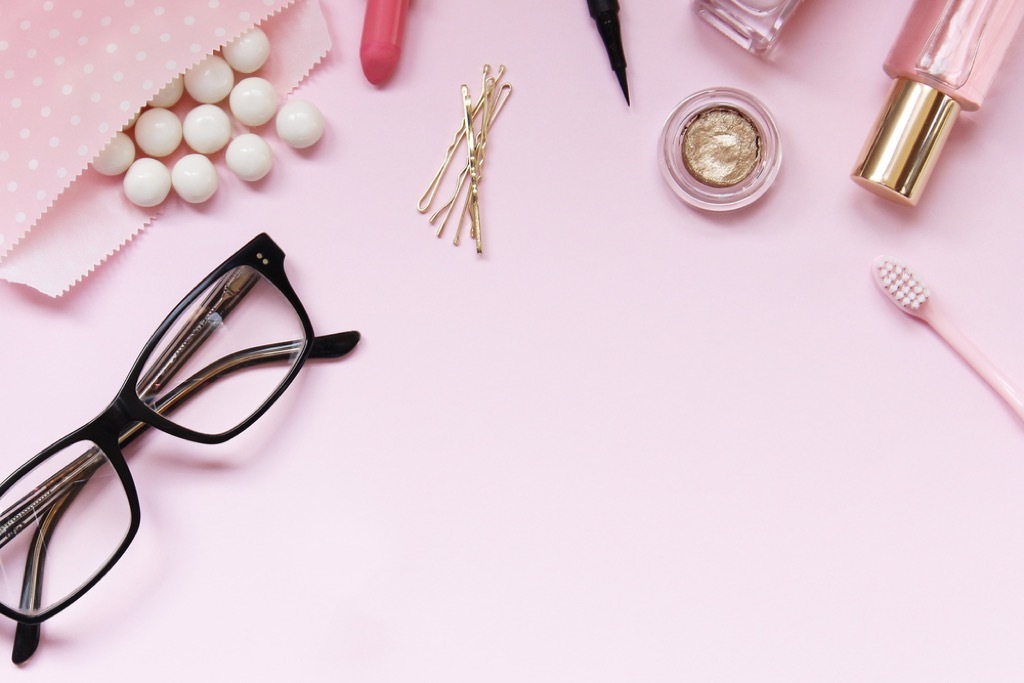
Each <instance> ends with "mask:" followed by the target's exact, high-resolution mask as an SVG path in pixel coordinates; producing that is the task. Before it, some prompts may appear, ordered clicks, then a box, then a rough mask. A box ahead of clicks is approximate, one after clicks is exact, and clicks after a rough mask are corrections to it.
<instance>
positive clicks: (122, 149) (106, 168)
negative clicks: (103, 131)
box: [92, 131, 135, 175]
mask: <svg viewBox="0 0 1024 683" xmlns="http://www.w3.org/2000/svg"><path fill="white" fill-rule="evenodd" d="M133 161H135V143H134V142H132V139H131V138H130V137H128V136H127V135H125V134H124V133H122V132H121V131H118V132H116V133H114V138H113V139H112V140H111V141H110V142H108V143H107V146H106V147H104V148H103V149H102V150H100V153H99V154H98V155H97V156H96V159H95V160H93V162H92V167H93V168H95V169H96V170H97V171H98V172H99V173H102V174H103V175H121V174H122V173H124V172H125V171H127V170H128V167H129V166H131V165H132V162H133Z"/></svg>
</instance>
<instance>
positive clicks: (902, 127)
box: [852, 0, 1024, 206]
mask: <svg viewBox="0 0 1024 683" xmlns="http://www.w3.org/2000/svg"><path fill="white" fill-rule="evenodd" d="M1022 17H1024V0H915V2H914V4H913V6H912V7H911V9H910V14H908V15H907V19H906V21H905V22H904V24H903V28H902V29H901V30H900V33H899V35H898V36H897V38H896V42H895V43H894V44H893V46H892V49H891V50H890V52H889V56H888V58H887V59H886V60H885V72H886V73H887V74H889V76H891V77H892V78H893V79H895V81H894V83H893V87H892V90H891V91H890V93H889V100H888V102H887V103H886V105H885V108H884V109H883V110H882V113H881V115H880V116H879V118H878V120H877V121H876V123H875V128H874V131H873V133H872V134H871V136H870V137H869V138H868V140H867V142H866V144H865V145H864V148H863V150H862V151H861V155H860V158H859V159H858V161H857V165H856V166H855V167H854V170H853V174H852V177H853V180H854V181H855V182H857V183H858V184H859V185H861V186H862V187H865V188H867V189H869V190H871V191H872V192H875V193H877V194H880V195H882V196H883V197H886V198H887V199H891V200H893V201H896V202H898V203H901V204H907V205H911V206H913V205H914V204H917V201H918V199H919V198H920V195H921V192H922V190H923V189H924V186H925V185H926V184H927V182H928V178H929V177H930V176H931V173H932V170H933V168H934V165H935V161H936V159H938V156H939V153H940V152H941V151H942V147H943V146H944V145H945V143H946V139H947V138H948V137H949V133H950V131H951V130H952V128H953V124H954V123H955V122H956V119H957V117H958V116H959V114H960V111H961V110H967V111H973V110H975V109H978V108H979V107H981V104H982V101H983V100H984V99H985V93H986V92H988V88H989V86H990V85H991V84H992V80H993V78H995V75H996V71H997V70H998V69H999V65H1000V63H1001V62H1002V61H1003V56H1004V54H1005V53H1006V49H1007V47H1008V46H1009V44H1010V41H1011V40H1012V39H1013V36H1014V34H1015V33H1016V32H1017V27H1018V26H1019V25H1020V22H1021V18H1022Z"/></svg>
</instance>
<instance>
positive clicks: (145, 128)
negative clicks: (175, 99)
mask: <svg viewBox="0 0 1024 683" xmlns="http://www.w3.org/2000/svg"><path fill="white" fill-rule="evenodd" d="M135 144H137V145H138V146H139V149H141V150H142V151H143V152H145V153H146V154H148V155H149V156H151V157H165V156H167V155H168V154H170V153H171V152H173V151H174V150H176V149H178V145H180V144H181V120H180V119H178V116H177V115H176V114H175V113H174V112H173V111H171V110H170V109H161V108H156V109H148V110H146V111H144V112H142V114H141V115H139V120H138V121H136V122H135Z"/></svg>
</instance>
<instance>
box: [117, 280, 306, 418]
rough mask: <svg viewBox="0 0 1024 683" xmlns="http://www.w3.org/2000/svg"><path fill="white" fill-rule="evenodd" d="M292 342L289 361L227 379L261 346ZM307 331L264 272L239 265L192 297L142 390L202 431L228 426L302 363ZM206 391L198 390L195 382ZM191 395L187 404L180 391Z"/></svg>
mask: <svg viewBox="0 0 1024 683" xmlns="http://www.w3.org/2000/svg"><path fill="white" fill-rule="evenodd" d="M288 342H293V348H292V352H291V354H290V357H289V358H288V359H287V361H286V362H278V363H273V364H263V365H259V366H258V367H257V366H249V367H248V369H247V370H246V371H245V372H240V373H231V374H230V375H229V376H228V377H226V378H224V379H223V380H221V381H216V382H214V381H213V380H214V379H216V378H217V377H218V376H222V375H223V374H224V373H223V368H224V366H225V364H228V363H231V362H233V360H234V359H237V358H238V357H239V355H240V354H244V353H246V352H248V351H250V350H251V349H253V348H256V347H260V346H263V345H272V344H281V343H288ZM303 343H304V332H303V327H302V322H301V320H300V318H299V315H298V312H297V311H296V310H295V308H294V307H293V306H292V304H291V303H290V302H289V301H288V299H287V298H286V297H285V296H284V294H283V293H281V291H280V290H278V289H277V288H276V287H275V286H274V285H273V284H272V283H271V282H270V281H269V280H267V279H266V278H265V277H263V276H262V275H261V274H260V273H259V272H258V271H256V270H254V269H252V268H250V267H248V266H240V267H238V268H235V269H233V270H232V271H230V272H228V273H227V274H226V275H224V276H223V277H222V278H220V279H219V280H218V281H216V282H215V283H214V284H213V285H211V286H210V288H209V289H208V290H207V291H205V292H203V293H202V294H200V295H199V296H198V297H196V298H195V299H194V301H193V302H192V304H191V305H189V306H188V307H187V308H186V309H185V310H184V311H183V312H182V313H181V315H179V316H178V317H177V318H176V320H175V321H174V323H173V324H172V325H171V326H170V327H169V328H168V331H167V333H166V334H165V335H164V336H163V337H162V338H161V340H160V342H159V343H158V344H157V346H156V348H155V349H154V351H153V353H152V354H150V356H149V358H147V359H146V362H145V364H144V366H143V372H142V375H141V379H140V380H139V382H138V385H137V387H136V391H137V393H138V395H139V396H140V398H142V399H143V400H144V401H146V402H147V403H148V404H150V405H152V406H156V405H159V404H164V403H166V404H168V405H169V406H173V408H171V409H163V410H160V412H161V413H163V414H164V415H165V416H166V417H168V418H169V419H170V420H172V421H173V422H175V423H176V424H179V425H181V426H182V427H186V428H188V429H191V430H193V431H197V432H201V433H204V434H220V433H222V432H225V431H228V430H230V429H232V428H234V427H236V426H237V425H239V424H240V423H241V422H243V421H244V420H245V419H246V418H248V417H249V416H250V415H252V414H253V413H254V412H255V411H256V410H257V409H258V408H259V407H260V406H261V405H262V404H263V403H264V402H265V401H266V400H267V399H268V398H269V397H270V396H271V395H272V394H273V393H274V392H275V391H276V390H277V388H278V387H279V386H280V385H281V383H282V382H284V380H285V379H286V377H287V376H288V374H289V373H290V372H291V370H292V367H293V366H294V365H295V363H296V362H297V361H298V359H299V356H300V353H301V351H302V348H303ZM197 383H199V384H202V385H203V386H202V389H203V390H202V391H200V392H195V391H193V389H195V388H196V387H195V386H194V385H195V384H197ZM178 394H189V395H190V396H191V398H189V400H188V402H187V403H184V402H181V403H180V404H179V403H178V402H177V401H176V395H178Z"/></svg>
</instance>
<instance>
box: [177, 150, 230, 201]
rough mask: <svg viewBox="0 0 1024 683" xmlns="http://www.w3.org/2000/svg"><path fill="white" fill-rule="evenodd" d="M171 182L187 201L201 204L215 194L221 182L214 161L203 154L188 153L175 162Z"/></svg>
mask: <svg viewBox="0 0 1024 683" xmlns="http://www.w3.org/2000/svg"><path fill="white" fill-rule="evenodd" d="M171 184H172V185H173V186H174V191H175V192H177V193H178V196H179V197H181V198H182V199H184V200H185V201H186V202H189V203H190V204H200V203H202V202H205V201H206V200H207V199H209V198H210V197H212V196H213V193H214V192H216V191H217V186H218V185H219V184H220V183H219V181H218V179H217V169H215V168H214V167H213V162H212V161H210V160H209V159H208V158H207V157H205V156H203V155H202V154H186V155H185V156H183V157H182V158H181V159H178V163H176V164H174V170H173V171H171Z"/></svg>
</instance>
